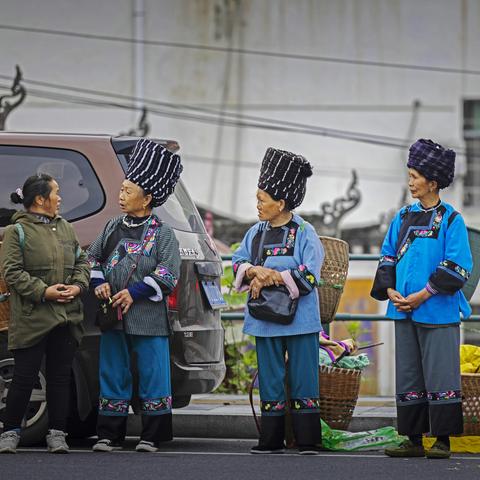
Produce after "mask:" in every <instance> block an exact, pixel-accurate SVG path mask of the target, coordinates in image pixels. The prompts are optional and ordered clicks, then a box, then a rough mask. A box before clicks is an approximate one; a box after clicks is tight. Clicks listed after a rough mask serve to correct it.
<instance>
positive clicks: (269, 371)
mask: <svg viewBox="0 0 480 480" xmlns="http://www.w3.org/2000/svg"><path fill="white" fill-rule="evenodd" d="M255 340H256V349H257V360H258V378H259V384H260V400H261V412H262V433H261V435H260V444H261V445H262V446H265V447H271V448H280V447H281V445H282V444H283V438H284V434H285V432H284V415H285V410H286V408H287V405H286V393H285V376H286V367H285V359H286V354H287V355H288V384H289V387H290V411H291V413H292V422H293V430H294V433H295V437H296V441H297V445H299V446H302V445H316V444H319V443H320V442H321V425H320V399H319V380H318V378H319V377H318V361H319V359H318V349H319V346H320V345H319V340H318V333H310V334H305V335H290V336H284V337H256V338H255Z"/></svg>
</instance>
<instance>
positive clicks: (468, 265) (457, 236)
mask: <svg viewBox="0 0 480 480" xmlns="http://www.w3.org/2000/svg"><path fill="white" fill-rule="evenodd" d="M472 268H473V260H472V253H471V251H470V244H469V242H468V232H467V227H466V226H465V222H464V220H463V218H462V216H461V215H457V216H456V217H455V219H454V220H453V222H452V223H451V225H450V226H449V227H448V228H447V232H446V237H445V258H444V260H443V261H442V262H440V264H439V265H438V266H437V268H436V270H435V271H434V272H433V273H432V275H431V276H430V278H429V280H428V283H429V285H430V286H431V287H432V288H433V289H434V290H436V291H437V292H438V293H442V294H445V295H453V294H454V293H456V292H458V290H460V289H461V288H462V287H463V285H464V284H465V282H466V281H467V280H468V278H469V277H470V273H471V271H472Z"/></svg>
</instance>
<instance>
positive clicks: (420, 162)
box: [407, 138, 455, 188]
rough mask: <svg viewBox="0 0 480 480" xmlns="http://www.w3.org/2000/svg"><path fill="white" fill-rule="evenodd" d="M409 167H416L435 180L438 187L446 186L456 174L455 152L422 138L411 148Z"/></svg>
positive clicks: (428, 177) (425, 175) (418, 170)
mask: <svg viewBox="0 0 480 480" xmlns="http://www.w3.org/2000/svg"><path fill="white" fill-rule="evenodd" d="M409 152H410V153H409V156H408V162H407V167H408V168H414V169H415V170H416V171H417V172H419V173H420V174H422V175H423V176H424V177H425V178H426V179H428V180H434V181H436V182H437V184H438V188H446V187H448V186H449V185H450V184H451V183H452V182H453V177H454V175H455V152H454V151H453V150H448V149H447V150H446V149H445V148H443V147H442V146H441V145H439V144H438V143H435V142H432V141H431V140H425V139H424V138H421V139H420V140H417V141H416V142H415V143H414V144H413V145H412V146H411V147H410V150H409Z"/></svg>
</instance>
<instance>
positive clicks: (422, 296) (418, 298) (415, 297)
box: [405, 288, 432, 310]
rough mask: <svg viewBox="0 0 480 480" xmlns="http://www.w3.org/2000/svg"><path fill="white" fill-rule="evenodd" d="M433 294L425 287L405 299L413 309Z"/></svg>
mask: <svg viewBox="0 0 480 480" xmlns="http://www.w3.org/2000/svg"><path fill="white" fill-rule="evenodd" d="M431 296H432V294H431V293H429V292H428V291H427V289H426V288H423V289H422V290H420V291H419V292H416V293H411V294H410V295H409V296H408V297H407V298H406V299H405V301H406V302H407V304H408V305H409V306H410V308H411V309H412V310H415V309H416V308H418V307H419V306H420V305H421V304H422V303H423V302H424V301H425V300H428V299H429V298H430V297H431Z"/></svg>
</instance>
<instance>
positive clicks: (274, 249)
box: [232, 215, 324, 337]
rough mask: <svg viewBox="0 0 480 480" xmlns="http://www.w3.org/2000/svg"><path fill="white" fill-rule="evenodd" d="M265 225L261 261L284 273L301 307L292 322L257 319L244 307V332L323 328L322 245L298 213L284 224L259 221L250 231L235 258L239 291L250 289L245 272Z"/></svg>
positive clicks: (284, 332) (261, 333) (269, 334)
mask: <svg viewBox="0 0 480 480" xmlns="http://www.w3.org/2000/svg"><path fill="white" fill-rule="evenodd" d="M264 228H266V229H267V232H266V234H265V239H264V246H263V252H262V255H261V262H260V264H261V265H263V266H264V267H266V268H271V269H273V270H277V271H279V272H281V273H282V278H283V280H284V282H285V285H286V286H287V288H288V290H289V292H290V294H291V295H290V296H291V297H292V298H298V306H297V311H296V313H295V318H294V320H293V322H292V323H290V324H289V325H280V324H276V323H272V322H269V321H265V320H258V319H256V318H254V317H252V316H251V315H250V313H249V312H248V307H245V323H244V327H243V331H244V333H246V334H248V335H253V336H256V337H279V336H286V335H300V334H306V333H315V332H320V331H322V325H321V323H320V308H319V302H318V292H317V288H316V287H317V285H318V282H319V281H320V270H321V268H322V264H323V259H324V251H323V246H322V244H321V242H320V240H319V238H318V235H317V233H316V232H315V229H314V228H313V227H312V226H311V225H310V224H309V223H307V222H305V221H304V220H303V219H302V218H301V217H300V216H298V215H294V216H293V218H292V220H291V221H290V222H289V223H288V224H287V225H284V226H281V227H271V226H270V224H269V223H268V222H258V223H256V224H255V225H253V226H252V227H251V228H250V229H249V230H248V232H247V233H246V234H245V237H244V238H243V240H242V243H241V244H240V246H239V248H238V249H237V251H236V252H235V253H234V254H233V258H232V263H233V271H234V274H235V281H236V288H237V290H239V291H241V290H246V289H247V288H248V283H247V282H246V278H245V273H246V271H247V270H248V268H249V267H251V266H252V265H253V264H254V262H255V259H256V257H257V253H258V247H259V246H260V237H261V233H262V230H263V229H264Z"/></svg>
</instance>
